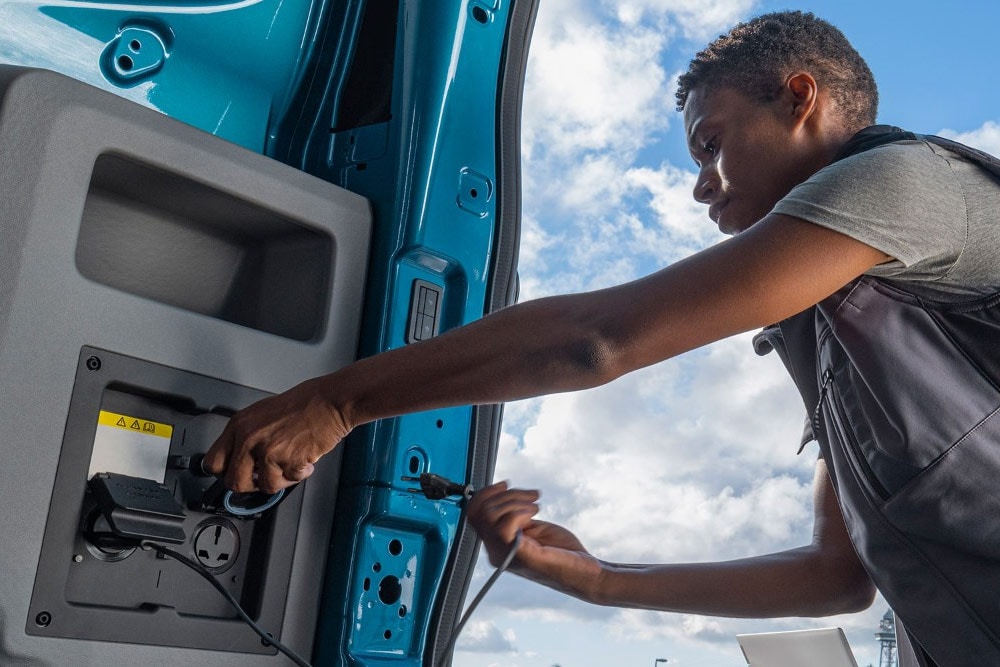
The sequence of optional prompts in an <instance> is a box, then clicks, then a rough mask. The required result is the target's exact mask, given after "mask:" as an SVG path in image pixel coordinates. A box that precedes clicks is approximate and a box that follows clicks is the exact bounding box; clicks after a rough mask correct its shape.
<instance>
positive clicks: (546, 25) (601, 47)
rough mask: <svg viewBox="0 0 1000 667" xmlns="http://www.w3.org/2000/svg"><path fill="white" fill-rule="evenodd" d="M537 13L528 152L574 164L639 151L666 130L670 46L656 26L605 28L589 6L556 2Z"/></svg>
mask: <svg viewBox="0 0 1000 667" xmlns="http://www.w3.org/2000/svg"><path fill="white" fill-rule="evenodd" d="M554 5H555V6H553V7H551V8H549V9H550V11H547V12H545V11H543V12H540V13H539V18H538V21H537V23H536V25H535V30H534V33H533V35H532V41H531V52H530V60H529V67H528V72H527V76H526V79H525V101H524V128H523V136H522V140H523V147H524V155H525V157H526V158H527V159H529V160H533V159H537V158H538V157H539V156H538V155H537V152H538V151H539V150H544V152H545V153H547V154H555V155H557V156H571V155H574V154H577V153H579V152H581V151H588V150H590V151H593V150H613V151H614V152H616V153H617V152H620V151H622V150H626V151H634V150H636V149H638V148H640V147H641V146H643V145H644V144H645V141H644V140H645V138H646V134H647V133H648V132H649V131H650V130H651V129H653V128H654V127H662V126H661V125H660V123H662V120H663V119H662V116H663V113H662V112H663V111H664V110H668V111H669V110H671V109H672V105H671V104H670V99H669V97H668V95H667V94H666V87H665V83H666V81H665V78H666V75H665V72H664V69H663V67H662V66H661V65H660V64H659V59H660V56H661V55H662V52H663V49H664V47H665V46H666V40H665V37H664V35H663V33H662V32H661V31H659V30H656V29H655V28H654V27H652V26H642V27H637V26H625V25H622V24H620V23H617V22H615V23H610V24H602V23H600V22H597V21H595V20H594V19H593V17H592V16H590V15H588V13H587V11H586V8H585V6H583V5H577V4H576V3H560V2H555V3H554Z"/></svg>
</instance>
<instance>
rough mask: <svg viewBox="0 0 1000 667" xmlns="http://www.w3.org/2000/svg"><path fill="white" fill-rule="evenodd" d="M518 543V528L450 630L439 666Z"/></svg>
mask: <svg viewBox="0 0 1000 667" xmlns="http://www.w3.org/2000/svg"><path fill="white" fill-rule="evenodd" d="M520 544H521V531H520V530H519V531H517V534H516V535H514V543H513V544H511V545H510V551H508V552H507V555H506V556H505V557H504V559H503V562H502V563H500V565H499V566H498V567H497V569H496V570H494V571H493V574H491V575H490V578H489V579H487V580H486V583H485V584H483V587H482V588H480V589H479V592H478V593H477V594H476V597H474V598H473V599H472V602H470V603H469V606H468V608H466V610H465V613H464V614H462V620H460V621H459V622H458V625H456V626H455V629H454V631H452V633H451V637H449V638H448V644H447V645H446V646H445V647H444V653H442V654H441V659H440V660H438V666H439V667H443V666H444V665H445V663H446V662H447V661H448V658H449V657H451V652H452V650H454V648H455V642H456V641H458V636H459V635H460V634H462V628H464V627H465V624H466V623H467V622H468V620H469V618H471V617H472V612H474V611H475V610H476V607H478V606H479V603H480V602H482V601H483V598H484V597H486V593H487V592H488V591H489V590H490V588H492V587H493V584H495V583H496V581H497V579H499V578H500V575H501V574H503V573H504V572H505V571H506V570H507V568H508V567H510V564H511V563H512V562H514V556H515V555H517V547H518V546H520Z"/></svg>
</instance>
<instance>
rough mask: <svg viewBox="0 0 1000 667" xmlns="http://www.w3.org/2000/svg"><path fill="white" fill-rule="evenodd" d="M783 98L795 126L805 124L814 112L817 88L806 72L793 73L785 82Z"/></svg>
mask: <svg viewBox="0 0 1000 667" xmlns="http://www.w3.org/2000/svg"><path fill="white" fill-rule="evenodd" d="M785 94H786V95H785V97H786V101H787V102H788V103H789V105H790V106H789V107H786V108H788V109H789V110H790V111H791V114H792V119H793V120H794V121H795V123H796V124H800V123H803V122H805V121H806V120H807V119H808V118H809V117H810V116H812V115H813V114H814V113H815V112H816V106H817V104H818V103H819V86H818V85H817V84H816V79H814V78H813V76H812V74H809V73H808V72H795V73H794V74H792V75H791V76H789V77H788V78H787V79H786V80H785Z"/></svg>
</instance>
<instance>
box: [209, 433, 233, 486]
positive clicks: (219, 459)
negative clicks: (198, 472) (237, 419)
mask: <svg viewBox="0 0 1000 667" xmlns="http://www.w3.org/2000/svg"><path fill="white" fill-rule="evenodd" d="M231 423H232V422H229V423H227V424H226V427H225V428H224V429H222V434H221V435H220V436H219V437H218V438H217V439H216V440H215V442H213V443H212V446H211V447H209V448H208V451H207V452H205V458H204V459H202V462H201V467H202V468H203V469H204V471H205V472H207V473H209V474H211V475H215V476H216V477H218V476H219V475H221V474H222V473H223V471H224V470H225V469H226V460H227V459H228V458H229V452H230V451H232V449H233V429H232V427H231V425H230V424H231Z"/></svg>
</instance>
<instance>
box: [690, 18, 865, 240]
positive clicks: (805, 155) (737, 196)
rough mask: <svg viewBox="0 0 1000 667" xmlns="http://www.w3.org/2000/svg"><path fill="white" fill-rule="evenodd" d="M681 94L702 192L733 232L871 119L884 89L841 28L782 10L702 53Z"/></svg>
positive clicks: (719, 221) (702, 197)
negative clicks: (879, 92) (875, 80)
mask: <svg viewBox="0 0 1000 667" xmlns="http://www.w3.org/2000/svg"><path fill="white" fill-rule="evenodd" d="M677 101H678V108H679V109H681V110H682V111H683V112H684V125H685V130H686V132H687V137H688V147H689V150H690V151H691V156H692V157H693V158H694V160H695V162H696V163H697V164H698V166H699V168H700V172H699V174H698V181H697V184H696V185H695V191H694V197H695V199H696V200H698V201H700V202H703V203H706V204H709V216H710V217H711V218H712V219H713V220H714V221H715V222H716V223H717V224H718V225H719V228H720V229H721V230H722V231H723V232H725V233H729V234H734V233H738V232H740V231H743V230H745V229H747V228H748V227H750V226H751V225H753V224H754V223H756V222H757V221H758V220H760V219H761V218H762V217H764V216H765V215H766V214H767V213H768V212H769V211H770V210H771V208H772V207H773V206H774V204H775V203H777V201H778V200H779V199H781V198H782V197H784V196H785V195H786V194H787V193H788V191H789V190H791V189H792V188H793V187H794V186H795V185H797V184H799V183H801V182H802V181H804V180H805V179H807V178H809V176H811V175H812V174H813V173H815V172H816V171H817V170H818V169H821V168H822V167H823V166H825V165H826V164H828V163H829V162H830V160H831V159H832V158H833V156H834V154H835V153H836V152H837V150H838V149H839V148H840V146H841V145H842V144H843V143H844V142H845V141H846V140H847V139H848V138H849V137H850V136H851V135H852V134H854V133H855V132H856V131H858V130H860V129H861V128H863V127H865V126H867V125H870V124H872V123H873V122H874V120H875V113H876V107H877V104H878V93H877V91H876V88H875V82H874V80H873V78H872V75H871V71H870V70H869V69H868V66H867V65H866V64H865V62H864V60H862V59H861V56H859V55H858V53H857V51H855V50H854V48H853V47H851V45H850V43H848V41H847V39H846V38H845V37H844V36H843V34H842V33H841V32H840V31H839V30H837V29H836V28H834V27H833V26H831V25H830V24H829V23H826V22H825V21H822V20H820V19H817V18H816V17H815V16H813V15H812V14H803V13H801V12H782V13H777V14H767V15H764V16H761V17H758V18H756V19H753V20H752V21H749V22H747V23H742V24H740V25H738V26H736V27H735V28H734V29H733V30H732V31H731V32H730V33H729V34H727V35H723V36H722V37H720V38H719V39H717V40H716V41H715V42H713V43H712V44H710V45H709V46H708V47H707V48H706V49H705V50H704V51H701V52H700V53H698V55H697V56H696V57H695V59H694V60H693V61H692V62H691V65H690V67H689V69H688V71H687V73H685V74H684V75H683V76H681V77H680V79H679V81H678V91H677Z"/></svg>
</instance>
